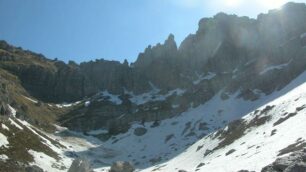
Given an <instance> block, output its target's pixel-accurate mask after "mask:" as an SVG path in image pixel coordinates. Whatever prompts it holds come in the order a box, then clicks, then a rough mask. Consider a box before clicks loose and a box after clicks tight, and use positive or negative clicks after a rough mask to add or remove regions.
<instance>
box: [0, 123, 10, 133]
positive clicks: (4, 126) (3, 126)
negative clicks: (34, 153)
mask: <svg viewBox="0 0 306 172" xmlns="http://www.w3.org/2000/svg"><path fill="white" fill-rule="evenodd" d="M1 128H3V129H5V130H7V131H10V129H9V128H8V127H7V126H6V125H5V124H1Z"/></svg>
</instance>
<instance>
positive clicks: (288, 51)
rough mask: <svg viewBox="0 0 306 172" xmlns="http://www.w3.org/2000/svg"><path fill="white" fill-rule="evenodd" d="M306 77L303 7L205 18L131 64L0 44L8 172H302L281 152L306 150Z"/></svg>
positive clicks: (2, 138) (1, 126) (1, 153)
mask: <svg viewBox="0 0 306 172" xmlns="http://www.w3.org/2000/svg"><path fill="white" fill-rule="evenodd" d="M305 70H306V5H305V4H301V3H288V4H286V5H284V6H283V7H282V8H281V9H278V10H271V11H269V13H267V14H260V15H259V16H258V17H257V19H250V18H248V17H238V16H236V15H227V14H224V13H219V14H217V15H215V16H214V17H212V18H203V19H202V20H200V22H199V28H198V30H197V32H196V33H195V34H190V35H189V36H188V37H187V38H186V39H185V40H184V41H183V42H182V44H181V45H179V46H178V45H177V44H176V42H175V38H174V35H172V34H170V35H169V37H168V38H167V39H166V40H165V42H164V43H163V44H157V45H155V46H148V47H147V48H146V49H145V50H144V52H142V53H140V54H139V56H138V58H137V60H136V61H135V62H134V63H130V64H129V63H128V62H127V61H124V62H123V63H120V62H117V61H107V60H103V59H101V60H95V61H90V62H83V63H80V64H76V63H75V62H73V61H70V62H68V63H67V64H66V63H64V62H62V61H59V60H57V59H54V60H50V59H48V58H46V57H44V56H43V55H40V54H37V53H33V52H30V51H27V50H23V49H21V48H17V47H14V46H12V45H9V44H8V43H6V42H5V41H1V42H0V171H7V170H9V169H12V168H14V169H16V171H21V172H23V171H26V170H27V168H31V170H32V171H33V170H35V169H36V170H41V169H44V170H46V171H59V172H63V171H67V170H68V168H69V166H70V164H71V163H72V160H73V159H75V158H85V159H87V160H88V161H89V164H90V165H91V166H92V167H93V168H94V170H95V171H107V170H109V168H110V166H111V164H112V163H113V162H115V161H118V160H124V161H130V162H132V163H133V165H134V166H135V168H136V169H137V170H136V171H170V172H171V171H179V170H181V172H183V170H186V171H216V172H218V171H220V172H237V171H239V170H249V171H256V172H257V171H261V170H262V168H264V167H265V166H266V167H265V169H264V170H263V172H272V171H273V170H274V168H278V167H275V166H277V164H278V163H280V162H279V161H281V162H283V161H286V163H287V165H285V166H284V164H281V166H282V168H283V169H284V168H288V169H290V168H293V167H291V166H294V168H295V166H296V165H297V164H296V162H297V161H294V163H293V160H292V162H291V161H290V162H289V161H288V162H287V160H286V157H284V156H287V157H289V159H290V158H291V155H292V154H291V153H292V152H296V151H298V152H296V153H295V155H294V156H303V151H304V150H303V148H304V147H305V146H306V142H305V140H306V135H305V129H306V128H305V126H304V125H303V121H305V116H306V115H305V114H306V111H305V109H306V105H305V102H306V101H305V100H306V92H305V90H306V85H305V82H306V74H305V72H306V71H305ZM277 158H280V159H278V160H276V159H277ZM293 158H294V157H293ZM291 159H292V158H291ZM298 159H299V161H298V163H300V164H301V163H302V164H303V163H304V164H305V163H306V162H305V161H304V159H303V160H301V158H298ZM274 161H275V162H274ZM78 162H82V160H77V161H75V163H74V164H78ZM84 162H85V161H84ZM86 162H87V161H86ZM86 164H87V165H88V163H86ZM269 164H270V165H269ZM300 164H298V165H300ZM289 166H290V167H289ZM305 166H306V165H305ZM305 166H304V167H305ZM86 168H87V167H86ZM304 169H305V168H304ZM265 170H266V171H265ZM269 170H270V171H269ZM277 170H278V169H276V170H275V171H277ZM278 171H283V170H278ZM287 172H290V171H287Z"/></svg>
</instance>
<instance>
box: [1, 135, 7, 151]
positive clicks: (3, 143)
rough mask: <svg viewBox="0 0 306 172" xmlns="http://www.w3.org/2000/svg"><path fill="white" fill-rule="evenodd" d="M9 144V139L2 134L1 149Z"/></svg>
mask: <svg viewBox="0 0 306 172" xmlns="http://www.w3.org/2000/svg"><path fill="white" fill-rule="evenodd" d="M8 144H9V142H8V140H7V137H6V136H5V135H3V134H2V133H0V148H1V147H2V146H4V147H6V146H7V145H8Z"/></svg>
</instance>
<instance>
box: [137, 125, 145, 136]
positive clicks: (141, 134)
mask: <svg viewBox="0 0 306 172" xmlns="http://www.w3.org/2000/svg"><path fill="white" fill-rule="evenodd" d="M146 133H147V129H146V128H143V127H138V128H136V129H135V130H134V134H135V135H136V136H143V135H145V134H146Z"/></svg>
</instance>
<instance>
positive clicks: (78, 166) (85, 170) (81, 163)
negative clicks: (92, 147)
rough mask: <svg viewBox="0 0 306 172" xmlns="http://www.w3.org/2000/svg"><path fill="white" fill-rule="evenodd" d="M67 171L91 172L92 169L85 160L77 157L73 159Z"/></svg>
mask: <svg viewBox="0 0 306 172" xmlns="http://www.w3.org/2000/svg"><path fill="white" fill-rule="evenodd" d="M68 172H93V170H92V169H91V167H90V164H89V162H88V161H87V160H85V159H79V158H78V159H75V160H73V162H72V164H71V166H70V168H69V170H68Z"/></svg>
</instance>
